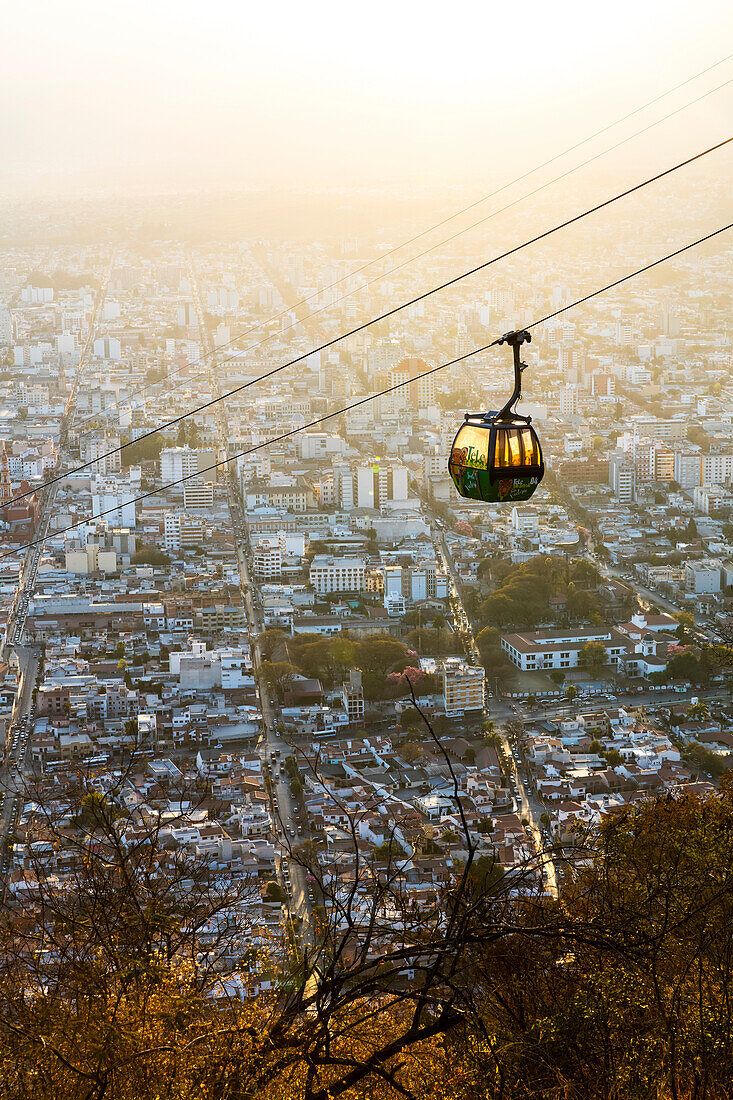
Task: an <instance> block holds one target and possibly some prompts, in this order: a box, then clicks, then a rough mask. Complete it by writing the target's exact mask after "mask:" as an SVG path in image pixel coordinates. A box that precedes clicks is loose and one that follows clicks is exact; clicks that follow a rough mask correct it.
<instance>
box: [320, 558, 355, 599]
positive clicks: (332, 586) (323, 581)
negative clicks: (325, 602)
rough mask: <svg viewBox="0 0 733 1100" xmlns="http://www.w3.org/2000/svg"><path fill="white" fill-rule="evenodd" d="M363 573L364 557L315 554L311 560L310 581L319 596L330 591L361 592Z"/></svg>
mask: <svg viewBox="0 0 733 1100" xmlns="http://www.w3.org/2000/svg"><path fill="white" fill-rule="evenodd" d="M365 574H366V562H365V560H364V558H357V557H346V556H345V557H333V556H331V555H330V554H316V556H315V557H314V558H313V561H312V562H311V567H310V583H311V584H312V585H313V587H314V588H315V590H316V592H317V594H318V595H319V596H325V595H328V594H329V593H331V592H363V591H364V588H365Z"/></svg>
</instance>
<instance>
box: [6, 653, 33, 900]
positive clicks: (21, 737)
mask: <svg viewBox="0 0 733 1100" xmlns="http://www.w3.org/2000/svg"><path fill="white" fill-rule="evenodd" d="M15 652H16V654H17V657H18V663H19V665H20V681H19V685H18V696H17V698H16V702H15V706H14V708H13V717H12V723H11V728H10V733H9V743H8V746H7V752H6V755H5V759H4V761H3V765H2V768H0V791H2V796H1V799H0V836H1V837H2V846H1V847H0V879H1V880H2V884H1V887H0V888H1V889H2V891H3V892H4V890H5V887H6V885H7V875H8V871H9V869H10V852H9V851H8V847H7V844H6V841H7V839H8V837H9V836H10V835H11V834H12V833H13V832H14V830H15V827H16V824H17V820H18V817H19V814H20V810H21V808H22V789H23V773H24V771H25V766H26V760H27V755H28V742H29V739H30V734H31V727H32V713H31V711H32V706H33V688H34V687H35V686H36V678H37V676H38V663H39V660H40V650H39V649H37V648H35V647H34V646H20V645H19V646H16V647H15Z"/></svg>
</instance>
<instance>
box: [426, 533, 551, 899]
mask: <svg viewBox="0 0 733 1100" xmlns="http://www.w3.org/2000/svg"><path fill="white" fill-rule="evenodd" d="M431 531H432V536H433V545H434V546H435V549H436V551H437V553H438V557H439V559H440V561H441V563H442V565H443V568H444V570H445V571H446V573H447V574H448V577H449V581H450V606H451V611H452V612H453V618H454V621H455V625H456V630H458V631H460V632H461V633H462V635H463V639H464V645H465V648H466V655H467V657H468V659H469V660H470V661H471V663H472V664H477V663H478V661H479V652H478V647H477V645H476V639H475V637H474V633H473V627H472V625H471V621H470V619H469V617H468V615H467V614H466V609H465V607H464V606H463V601H462V599H461V593H460V587H459V580H458V576H457V574H456V571H455V569H454V568H453V562H452V561H451V557H450V554H449V552H448V547H447V545H446V541H445V535H444V533H443V531H442V529H441V528H440V527H438V526H437V524H431ZM484 714H485V715H486V717H488V718H492V719H494V720H496V719H498V720H499V721H502V720H503V721H506V719H508V718H510V717H512V716H514V715H515V710H514V708H513V707H512V705H511V704H510V703H506V702H505V701H504V700H501V699H496V700H492V701H491V702H489V701H488V700H487V703H486V705H485V706H484ZM498 733H499V735H500V737H501V741H502V748H503V750H504V754H505V756H506V759H507V760H508V761H509V762H510V763H509V769H510V774H511V775H512V777H513V779H514V782H515V784H516V788H517V794H518V797H519V805H520V815H521V817H522V818H525V819H526V820H527V821H528V822H529V829H530V832H531V833H532V836H533V838H534V841H535V844H536V847H537V851H539V852H541V851H542V850H543V848H544V839H543V837H542V831H541V822H540V817H541V815H542V814H543V813H544V812H545V808H544V806H543V805H542V804H541V803H540V802H538V800H536V799H533V798H532V797H531V795H530V793H529V792H528V791H527V787H526V784H525V782H524V778H523V776H522V774H521V772H520V771H519V768H518V767H517V762H516V759H515V757H514V754H513V752H512V747H511V745H510V743H509V739H508V738H507V737H506V735H505V734H504V732H503V731H502V730H501V729H499V730H498ZM543 873H544V880H545V888H546V889H547V891H548V892H549V893H550V894H552V896H553V897H557V877H556V874H555V866H554V864H553V862H552V859H551V858H550V856H549V855H545V856H543Z"/></svg>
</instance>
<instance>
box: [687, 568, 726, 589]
mask: <svg viewBox="0 0 733 1100" xmlns="http://www.w3.org/2000/svg"><path fill="white" fill-rule="evenodd" d="M720 568H721V567H720V562H719V561H710V560H708V561H688V562H687V563H686V564H685V589H686V591H687V592H695V593H697V594H700V595H702V594H705V595H714V594H716V593H718V592H720V583H721V581H720Z"/></svg>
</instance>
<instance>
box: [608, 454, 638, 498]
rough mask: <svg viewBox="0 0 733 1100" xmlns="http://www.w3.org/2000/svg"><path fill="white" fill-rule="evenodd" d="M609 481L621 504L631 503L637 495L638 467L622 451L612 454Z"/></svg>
mask: <svg viewBox="0 0 733 1100" xmlns="http://www.w3.org/2000/svg"><path fill="white" fill-rule="evenodd" d="M608 482H609V485H610V486H611V489H612V490H613V493H614V496H615V497H616V498H617V499H618V501H619V503H620V504H630V503H631V502H632V501H633V500H634V499H635V497H636V469H635V467H634V465H633V463H632V462H630V461H629V458H628V456H627V455H626V454H624V453H623V452H622V451H616V452H614V454H613V455H611V461H610V463H609V467H608Z"/></svg>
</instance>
